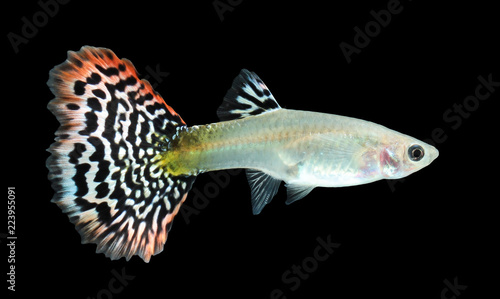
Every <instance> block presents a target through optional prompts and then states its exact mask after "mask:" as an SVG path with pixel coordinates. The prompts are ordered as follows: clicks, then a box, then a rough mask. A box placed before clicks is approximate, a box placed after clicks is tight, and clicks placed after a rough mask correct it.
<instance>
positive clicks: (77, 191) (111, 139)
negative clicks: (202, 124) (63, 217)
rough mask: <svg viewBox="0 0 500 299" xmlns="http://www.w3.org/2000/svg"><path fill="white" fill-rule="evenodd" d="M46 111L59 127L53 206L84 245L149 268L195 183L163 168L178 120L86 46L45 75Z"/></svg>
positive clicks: (128, 67) (141, 84)
mask: <svg viewBox="0 0 500 299" xmlns="http://www.w3.org/2000/svg"><path fill="white" fill-rule="evenodd" d="M47 84H48V86H49V87H50V89H51V90H52V92H53V94H54V95H55V98H54V99H53V100H52V101H50V102H49V104H48V109H49V110H50V111H51V112H52V113H53V114H54V115H55V116H56V117H57V119H58V120H59V122H60V124H61V126H60V127H59V129H58V130H57V131H56V133H55V135H56V138H55V142H54V143H53V144H52V145H51V146H50V148H49V149H48V151H49V152H50V154H51V155H50V157H49V158H48V159H47V163H46V165H47V168H48V170H49V175H48V177H49V179H50V181H51V182H52V187H53V189H54V191H55V195H54V198H53V199H52V202H54V203H56V204H57V205H58V206H59V207H60V208H61V209H62V211H63V212H64V213H66V214H67V215H68V217H69V220H70V221H71V222H72V223H73V224H74V225H75V227H76V230H77V231H78V232H79V233H80V235H81V237H82V243H95V244H97V252H102V253H104V254H105V255H106V256H107V257H110V258H111V259H119V258H121V257H125V258H126V259H127V260H129V259H130V258H131V257H132V256H134V255H138V256H140V257H141V258H142V259H143V260H144V261H146V262H149V260H150V258H151V256H152V255H155V254H158V253H159V252H161V251H162V250H163V246H164V244H165V242H166V239H167V234H168V231H169V229H170V227H171V225H172V220H173V218H174V216H175V215H176V214H177V212H178V211H179V208H180V205H181V204H182V203H183V202H184V200H185V199H186V196H187V193H188V191H189V190H190V189H191V186H192V184H193V182H194V180H195V176H193V175H185V176H179V175H177V176H173V175H171V174H170V173H169V172H168V171H167V170H166V169H165V168H164V167H161V164H160V162H161V159H162V153H164V152H165V151H166V150H167V148H168V144H169V141H170V140H171V138H173V136H175V134H176V132H177V130H178V129H179V128H182V127H185V123H184V121H183V120H182V118H181V117H180V116H179V115H178V114H177V113H176V112H175V111H174V110H173V109H172V108H171V107H170V106H168V105H167V104H166V103H165V102H164V100H163V99H162V97H161V96H160V95H159V94H158V93H157V92H155V91H154V90H153V88H152V87H151V85H150V84H149V82H148V81H146V80H140V79H139V78H138V76H137V72H136V70H135V68H134V66H133V65H132V63H131V62H130V61H129V60H127V59H119V58H118V57H116V55H115V54H114V53H113V52H112V51H111V50H109V49H105V48H94V47H89V46H85V47H82V48H81V49H80V51H78V52H72V51H69V52H68V58H67V60H66V61H65V62H63V63H62V64H60V65H58V66H55V67H54V68H53V69H52V70H51V71H50V78H49V81H48V82H47Z"/></svg>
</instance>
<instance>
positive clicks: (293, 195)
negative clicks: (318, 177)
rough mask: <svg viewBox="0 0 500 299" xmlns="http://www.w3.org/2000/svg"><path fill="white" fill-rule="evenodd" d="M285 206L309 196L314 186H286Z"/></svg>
mask: <svg viewBox="0 0 500 299" xmlns="http://www.w3.org/2000/svg"><path fill="white" fill-rule="evenodd" d="M285 187H286V194H287V199H286V202H285V203H286V204H287V205H289V204H291V203H293V202H295V201H297V200H299V199H302V198H304V197H305V196H306V195H307V194H309V193H310V192H311V191H312V190H313V189H314V188H315V187H316V186H311V185H300V184H286V185H285Z"/></svg>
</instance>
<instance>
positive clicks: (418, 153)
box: [408, 144, 425, 162]
mask: <svg viewBox="0 0 500 299" xmlns="http://www.w3.org/2000/svg"><path fill="white" fill-rule="evenodd" d="M424 154H425V152H424V149H423V148H422V147H421V146H420V145H418V144H414V145H412V146H410V147H409V148H408V157H409V158H410V160H412V161H415V162H417V161H420V160H422V158H423V157H424Z"/></svg>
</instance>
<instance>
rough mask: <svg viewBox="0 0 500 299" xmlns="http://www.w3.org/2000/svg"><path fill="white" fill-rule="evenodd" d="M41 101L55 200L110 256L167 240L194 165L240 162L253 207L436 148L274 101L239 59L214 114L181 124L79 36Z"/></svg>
mask: <svg viewBox="0 0 500 299" xmlns="http://www.w3.org/2000/svg"><path fill="white" fill-rule="evenodd" d="M47 85H48V87H49V88H50V90H51V91H52V93H53V94H54V96H55V98H54V99H52V100H51V101H49V103H48V106H47V107H48V109H49V110H50V111H51V112H52V113H53V114H54V115H55V117H56V118H57V120H58V121H59V123H60V127H59V128H58V129H57V131H56V132H55V140H54V143H52V144H51V145H50V147H49V148H48V152H49V153H50V155H49V157H48V159H47V162H46V166H47V168H48V179H49V180H50V182H51V185H52V188H53V189H54V197H53V198H52V202H54V203H55V204H56V205H57V206H59V208H60V209H61V210H62V212H63V213H65V214H66V215H67V216H68V218H69V220H70V222H71V223H73V224H74V225H75V228H76V230H77V231H78V232H79V233H80V235H81V238H82V243H94V244H96V246H97V248H96V252H97V253H104V254H105V256H106V257H108V258H111V259H120V258H122V257H124V258H125V259H126V260H130V259H131V258H132V257H133V256H139V257H140V258H142V259H143V260H144V261H145V262H149V261H150V259H151V256H153V255H156V254H158V253H160V252H162V251H163V248H164V244H165V242H166V239H167V235H168V232H169V230H170V228H171V226H172V223H173V219H174V217H175V215H176V214H177V213H178V212H179V209H180V207H181V205H182V203H183V202H184V201H185V200H186V197H187V194H188V192H189V190H190V189H191V187H192V186H193V184H194V182H195V179H196V177H197V176H198V175H200V174H202V173H206V172H209V171H217V170H222V169H245V170H246V176H247V180H248V183H249V185H250V190H251V192H250V193H251V194H250V197H251V205H252V212H253V214H259V213H261V212H262V210H263V208H264V207H265V206H266V205H267V204H269V203H270V202H271V200H272V199H273V197H274V196H275V195H276V194H277V192H278V189H279V186H280V184H281V183H282V182H285V184H286V185H285V186H286V190H287V199H286V204H291V203H293V202H295V201H297V200H300V199H302V198H304V197H305V196H307V195H308V194H309V193H310V192H311V191H312V190H313V189H314V188H316V187H346V186H355V185H361V184H366V183H370V182H374V181H378V180H382V179H400V178H403V177H406V176H408V175H410V174H412V173H414V172H416V171H418V170H420V169H422V168H424V167H426V166H427V165H429V164H431V162H432V161H433V160H434V159H436V158H437V157H438V155H439V152H438V150H437V149H436V148H435V147H433V146H432V145H429V144H427V143H425V142H423V141H421V140H418V139H415V138H413V137H411V136H408V135H405V134H402V133H399V132H397V131H394V130H391V129H389V128H386V127H384V126H382V125H379V124H375V123H373V122H369V121H365V120H361V119H356V118H352V117H347V116H341V115H335V114H326V113H319V112H310V111H301V110H292V109H285V108H282V107H281V106H280V105H279V104H278V102H277V101H276V99H275V98H274V96H273V95H272V94H271V91H270V90H269V89H268V88H267V86H266V85H265V84H264V82H263V81H262V80H261V79H260V78H259V77H258V76H257V75H256V74H255V73H253V72H250V71H248V70H246V69H243V70H241V72H240V74H239V75H238V76H237V77H236V78H235V79H234V81H233V83H232V86H231V88H230V89H229V90H228V91H227V94H226V95H225V97H224V98H223V101H222V104H221V105H220V107H219V108H218V110H217V115H218V117H219V119H220V122H215V123H211V124H205V125H194V126H188V125H186V123H185V122H184V121H183V119H182V118H181V116H180V115H179V114H177V113H176V112H175V111H174V110H173V108H172V107H170V106H169V105H167V104H166V102H165V101H164V100H163V98H162V97H161V96H160V94H158V93H157V92H156V91H155V90H154V89H153V88H152V86H151V84H150V83H149V82H148V81H147V80H145V79H140V78H139V76H138V74H137V71H136V69H135V67H134V66H133V64H132V63H131V62H130V61H129V60H127V59H125V58H123V59H120V58H118V57H117V56H116V55H115V53H114V52H113V51H111V50H109V49H107V48H97V47H92V46H83V47H82V48H81V49H80V50H79V51H77V52H74V51H68V53H67V59H66V60H65V61H64V62H63V63H61V64H59V65H57V66H55V67H54V68H53V69H52V70H51V71H50V72H49V80H48V82H47Z"/></svg>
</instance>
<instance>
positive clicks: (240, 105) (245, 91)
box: [217, 69, 281, 121]
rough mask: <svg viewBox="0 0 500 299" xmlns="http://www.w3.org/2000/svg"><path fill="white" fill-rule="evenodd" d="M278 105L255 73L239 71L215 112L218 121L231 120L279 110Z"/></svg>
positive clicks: (244, 70)
mask: <svg viewBox="0 0 500 299" xmlns="http://www.w3.org/2000/svg"><path fill="white" fill-rule="evenodd" d="M280 108H281V107H280V105H278V102H276V100H275V99H274V97H273V95H272V94H271V92H270V91H269V89H268V88H267V86H266V85H265V84H264V82H262V80H261V79H260V78H259V76H257V75H256V74H255V73H253V72H250V71H248V70H246V69H243V70H241V72H240V74H239V75H238V77H236V78H235V79H234V80H233V85H232V86H231V88H230V89H229V90H228V91H227V93H226V96H225V97H224V101H223V102H222V104H221V105H220V107H219V109H218V110H217V115H218V116H219V119H220V120H223V121H224V120H233V119H238V118H244V117H247V116H250V115H258V114H261V113H264V112H268V111H272V110H275V109H280Z"/></svg>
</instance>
